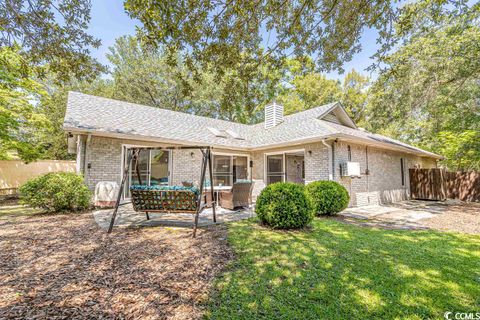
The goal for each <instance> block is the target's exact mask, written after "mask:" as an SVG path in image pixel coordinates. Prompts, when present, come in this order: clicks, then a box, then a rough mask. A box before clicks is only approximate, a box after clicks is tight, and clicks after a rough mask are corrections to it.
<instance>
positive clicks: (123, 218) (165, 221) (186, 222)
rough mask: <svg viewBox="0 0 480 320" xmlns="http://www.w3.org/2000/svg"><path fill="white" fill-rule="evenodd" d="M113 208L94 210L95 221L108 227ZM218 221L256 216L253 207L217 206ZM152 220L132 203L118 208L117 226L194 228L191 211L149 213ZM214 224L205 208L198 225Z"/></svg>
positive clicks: (209, 211)
mask: <svg viewBox="0 0 480 320" xmlns="http://www.w3.org/2000/svg"><path fill="white" fill-rule="evenodd" d="M112 213H113V209H104V210H96V211H93V217H94V218H95V221H96V222H97V224H98V225H99V226H100V227H101V228H102V229H108V226H109V225H110V219H111V217H112ZM216 213H217V223H225V222H231V221H237V220H242V219H248V218H251V217H254V216H255V212H254V210H253V209H250V208H248V209H239V210H235V211H233V210H228V209H224V208H220V207H218V208H217V212H216ZM149 216H150V220H147V218H146V215H145V213H142V212H135V211H134V210H133V208H132V204H131V203H128V204H125V205H122V206H120V207H119V209H118V213H117V218H116V219H115V227H132V226H141V227H146V226H152V227H153V226H168V227H183V228H192V227H193V219H194V215H193V214H190V213H153V212H152V213H149ZM212 224H214V222H213V220H212V209H205V210H203V212H202V213H201V214H200V217H199V221H198V225H199V226H208V225H212Z"/></svg>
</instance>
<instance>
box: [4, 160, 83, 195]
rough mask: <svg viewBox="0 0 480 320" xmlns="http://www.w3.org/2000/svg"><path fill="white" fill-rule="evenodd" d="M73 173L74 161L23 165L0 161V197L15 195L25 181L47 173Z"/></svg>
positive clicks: (17, 162)
mask: <svg viewBox="0 0 480 320" xmlns="http://www.w3.org/2000/svg"><path fill="white" fill-rule="evenodd" d="M61 171H65V172H75V161H63V160H40V161H35V162H31V163H28V164H27V163H24V162H22V161H20V160H1V161H0V196H2V195H12V194H16V193H17V189H18V188H19V187H20V186H21V185H22V184H23V183H25V182H26V181H27V180H29V179H31V178H33V177H37V176H39V175H42V174H45V173H48V172H61Z"/></svg>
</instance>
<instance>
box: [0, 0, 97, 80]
mask: <svg viewBox="0 0 480 320" xmlns="http://www.w3.org/2000/svg"><path fill="white" fill-rule="evenodd" d="M90 8H91V2H90V0H55V1H53V0H4V1H1V2H0V45H1V46H9V47H13V46H15V45H19V46H20V47H21V48H22V53H23V54H26V56H27V57H28V59H29V60H30V61H31V62H32V63H33V64H37V65H48V69H47V70H46V71H47V72H48V71H50V72H54V73H56V74H57V77H58V80H60V81H64V80H67V79H70V78H71V77H72V76H73V77H76V78H82V79H84V78H86V79H93V78H94V77H95V76H96V75H98V73H99V72H101V71H103V70H104V68H103V67H102V66H101V65H100V64H99V63H98V62H96V61H95V60H94V59H93V58H92V57H91V56H90V51H89V48H90V47H93V48H98V47H99V46H100V40H98V39H95V38H94V37H92V36H91V35H89V34H88V33H87V32H86V29H87V27H88V23H89V21H90ZM42 70H45V69H42Z"/></svg>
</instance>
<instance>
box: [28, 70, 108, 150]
mask: <svg viewBox="0 0 480 320" xmlns="http://www.w3.org/2000/svg"><path fill="white" fill-rule="evenodd" d="M48 88H49V93H48V95H47V96H43V97H42V98H41V99H40V100H39V103H38V106H37V108H36V109H37V112H38V113H39V114H41V115H43V116H44V117H45V118H47V119H48V121H49V125H48V126H47V127H45V128H44V132H45V133H44V134H43V135H42V137H41V139H40V145H42V149H41V153H39V154H38V158H41V159H57V160H71V159H75V155H71V154H68V152H67V150H68V146H67V136H66V133H65V131H64V130H63V119H64V117H65V111H66V107H67V97H68V92H69V91H78V92H82V93H86V94H92V95H96V96H100V97H105V98H112V97H113V92H114V86H113V82H112V81H111V80H105V79H102V78H97V79H96V80H94V81H92V82H89V81H77V80H72V81H70V82H69V83H64V84H62V85H55V84H54V83H52V82H51V83H50V84H49V85H48Z"/></svg>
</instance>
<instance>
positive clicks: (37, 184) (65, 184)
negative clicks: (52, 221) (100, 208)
mask: <svg viewBox="0 0 480 320" xmlns="http://www.w3.org/2000/svg"><path fill="white" fill-rule="evenodd" d="M91 196H92V194H91V192H90V190H89V189H88V188H87V186H86V185H85V183H84V182H83V178H82V176H79V175H77V174H75V173H68V172H60V173H47V174H45V175H43V176H39V177H36V178H33V179H31V180H29V181H27V182H26V183H25V184H24V185H23V186H21V187H20V200H21V202H22V203H23V204H27V205H29V206H31V207H33V208H41V209H44V210H45V211H47V212H62V211H79V210H85V209H87V208H88V207H89V206H90V199H91Z"/></svg>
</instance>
